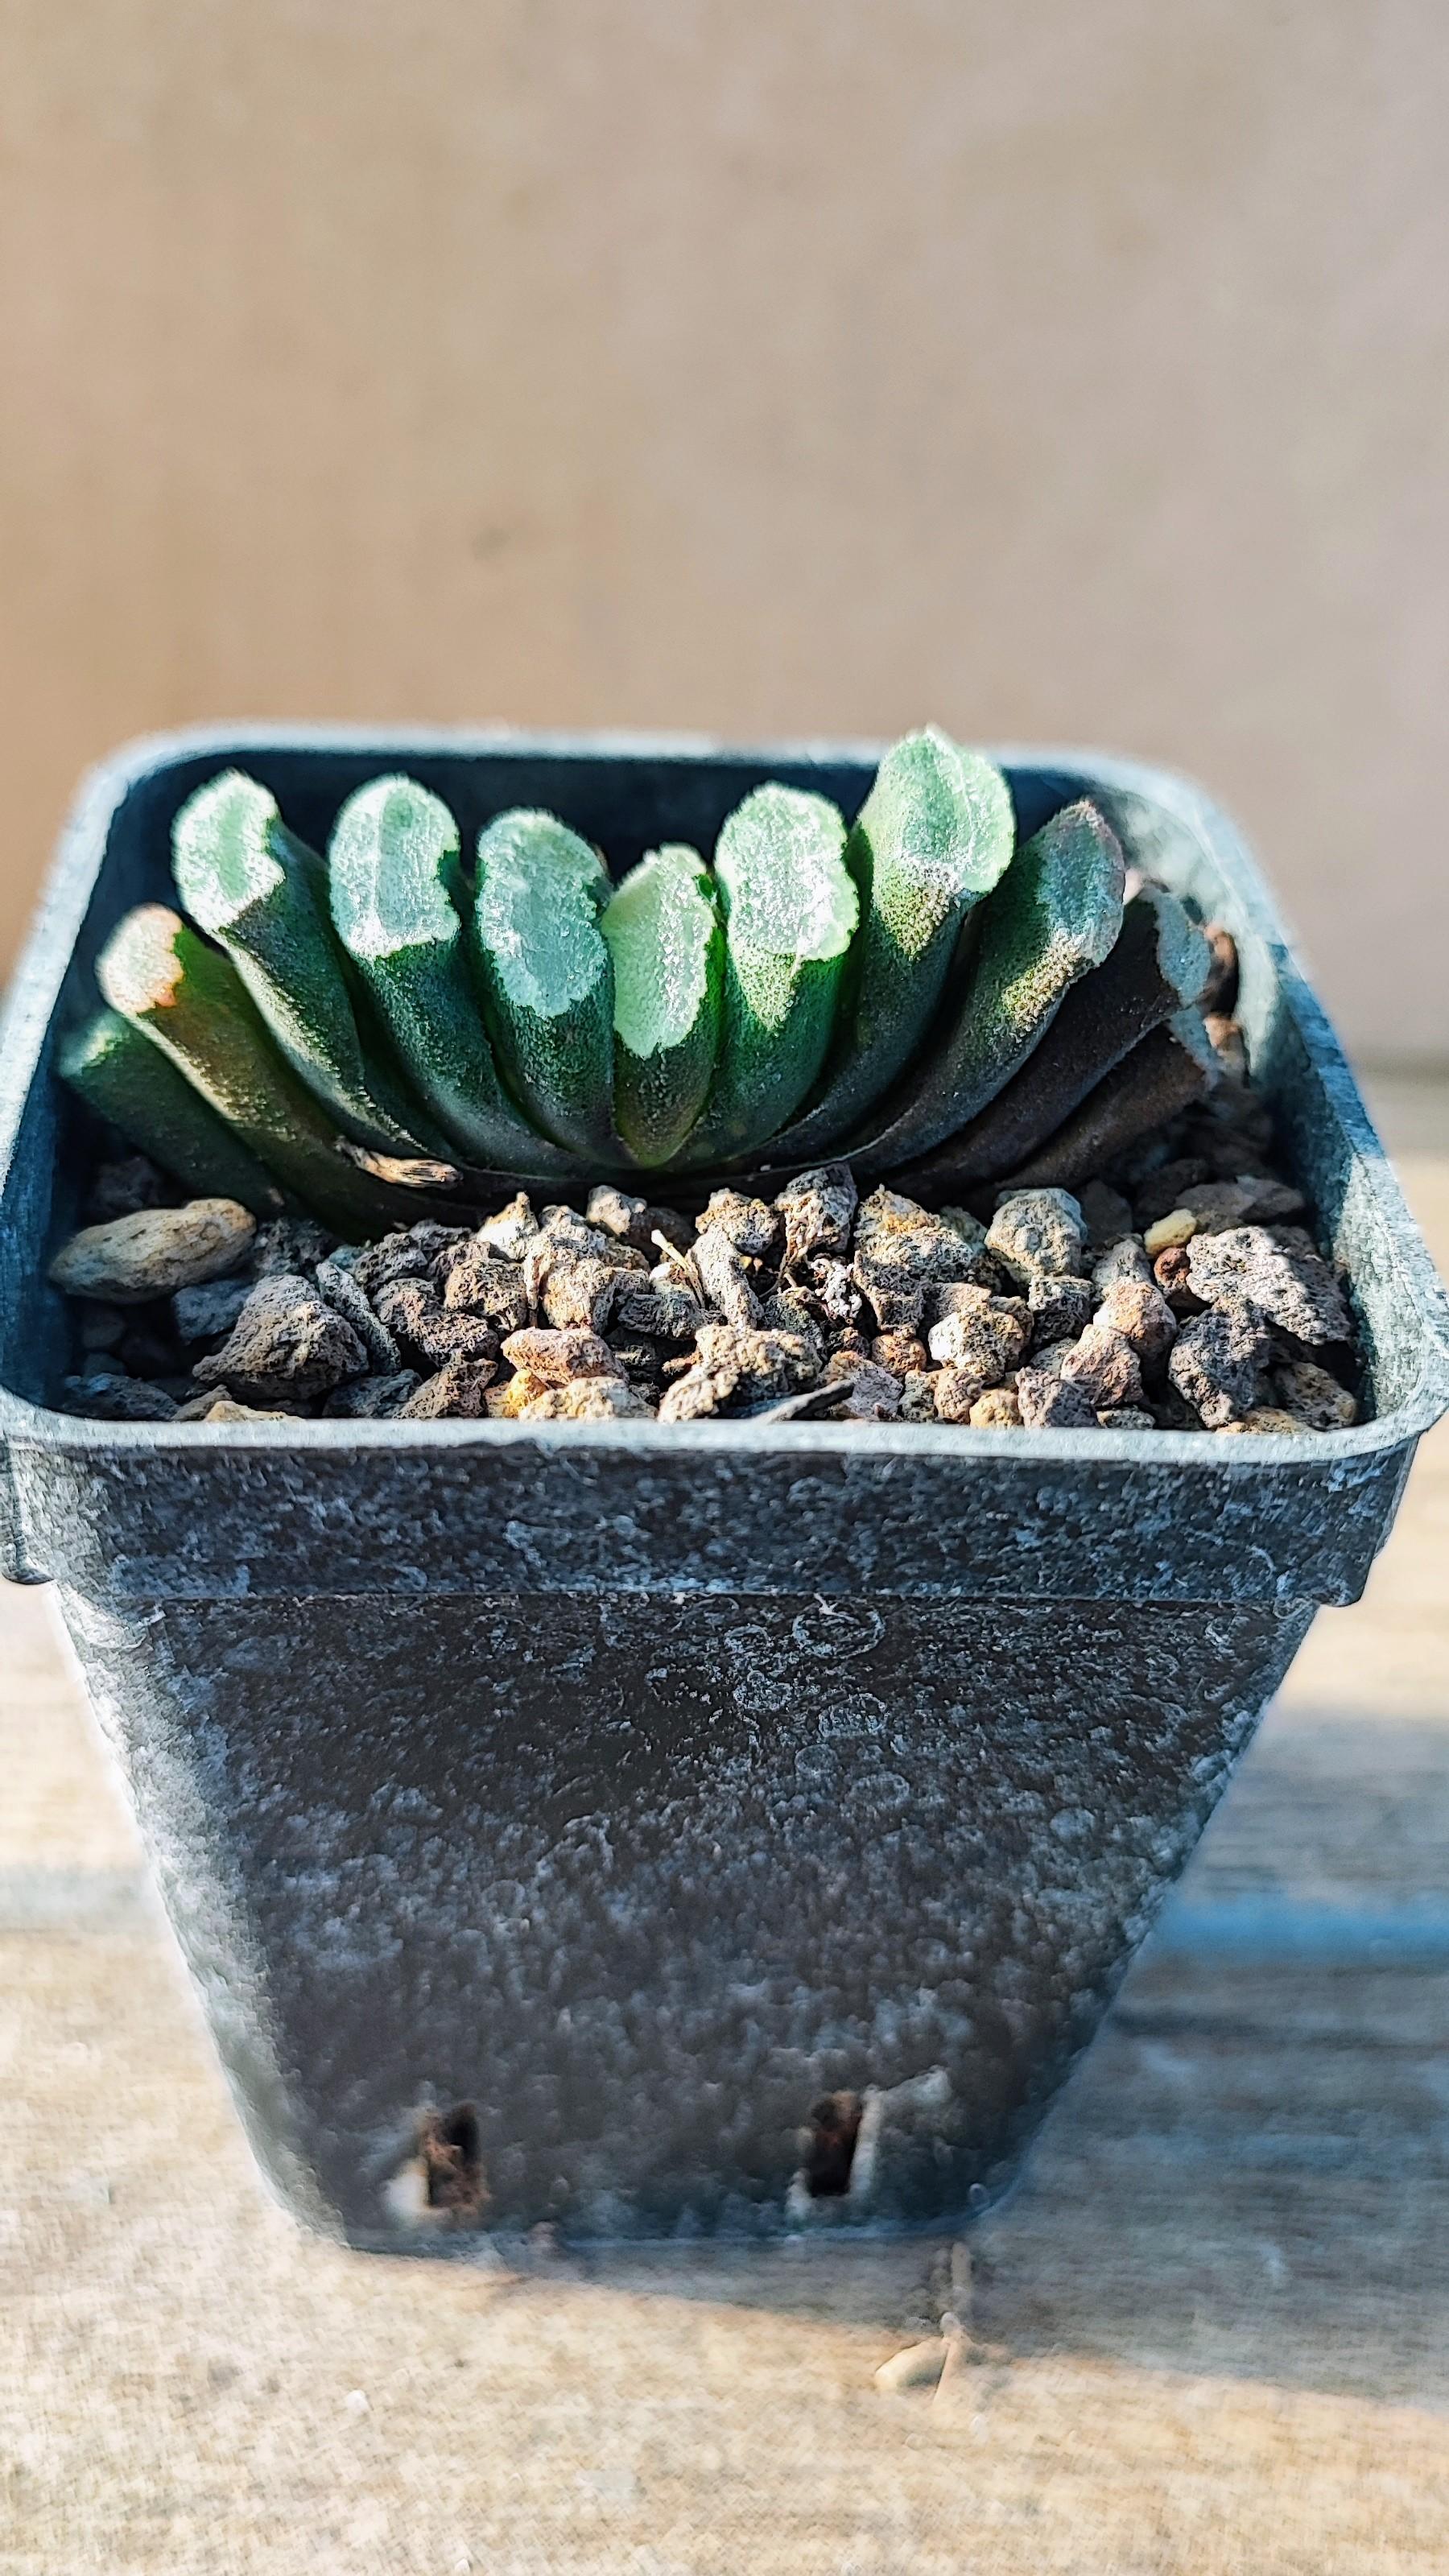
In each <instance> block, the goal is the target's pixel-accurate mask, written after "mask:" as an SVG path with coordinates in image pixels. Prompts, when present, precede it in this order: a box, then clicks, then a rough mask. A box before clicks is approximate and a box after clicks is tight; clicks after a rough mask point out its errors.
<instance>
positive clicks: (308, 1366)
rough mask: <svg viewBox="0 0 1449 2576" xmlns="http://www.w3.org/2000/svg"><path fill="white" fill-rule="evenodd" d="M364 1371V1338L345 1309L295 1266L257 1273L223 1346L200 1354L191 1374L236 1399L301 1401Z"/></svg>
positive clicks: (358, 1375)
mask: <svg viewBox="0 0 1449 2576" xmlns="http://www.w3.org/2000/svg"><path fill="white" fill-rule="evenodd" d="M366 1370H367V1348H366V1345H365V1343H364V1342H363V1341H362V1339H361V1336H360V1335H359V1334H358V1333H357V1331H356V1330H355V1329H354V1327H353V1326H352V1325H351V1324H350V1323H349V1322H348V1320H347V1318H346V1316H345V1315H339V1314H338V1313H337V1311H336V1308H335V1307H332V1306H329V1305H328V1303H327V1301H326V1299H325V1297H322V1296H320V1295H319V1293H318V1291H317V1289H316V1287H315V1286H314V1284H313V1282H312V1281H311V1280H310V1279H304V1278H303V1277H302V1276H301V1273H300V1272H298V1273H296V1274H293V1275H289V1274H288V1273H287V1272H286V1271H280V1272H278V1273H277V1274H276V1276H275V1277H272V1278H267V1279H261V1280H258V1282H257V1284H256V1286H255V1287H254V1288H253V1290H252V1292H251V1295H250V1296H249V1297H248V1299H247V1301H246V1304H245V1305H244V1306H243V1308H242V1310H241V1313H240V1314H239V1315H238V1317H237V1320H236V1322H235V1324H234V1325H233V1327H232V1330H231V1332H230V1333H229V1334H228V1336H227V1339H226V1340H225V1342H223V1344H222V1346H221V1349H220V1350H219V1351H213V1352H210V1353H209V1354H208V1355H207V1357H205V1358H204V1359H199V1360H198V1361H197V1363H196V1366H195V1368H194V1370H193V1371H192V1375H193V1376H194V1378H195V1379H196V1382H197V1385H198V1386H224V1387H225V1388H226V1389H227V1391H228V1392H229V1393H230V1394H231V1395H233V1396H235V1397H236V1398H237V1399H238V1401H239V1402H240V1403H242V1404H266V1403H267V1402H268V1400H269V1399H270V1400H272V1401H274V1402H275V1401H277V1400H278V1399H280V1400H281V1401H282V1402H284V1403H287V1402H293V1401H295V1402H298V1403H306V1402H307V1401H308V1400H309V1399H310V1398H312V1397H314V1396H319V1395H329V1394H330V1393H331V1391H332V1389H333V1387H334V1386H338V1385H340V1384H341V1382H342V1380H343V1379H344V1378H350V1377H362V1376H364V1375H365V1374H366Z"/></svg>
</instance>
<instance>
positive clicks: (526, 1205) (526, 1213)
mask: <svg viewBox="0 0 1449 2576" xmlns="http://www.w3.org/2000/svg"><path fill="white" fill-rule="evenodd" d="M538 1230H539V1227H538V1219H537V1217H536V1216H535V1215H534V1213H533V1202H532V1200H531V1199H530V1198H529V1196H528V1194H527V1192H526V1191H524V1190H520V1191H519V1192H518V1195H517V1197H516V1198H511V1199H510V1200H509V1202H508V1205H507V1206H506V1207H501V1208H500V1209H499V1210H498V1213H497V1215H496V1216H490V1217H487V1218H485V1220H484V1222H483V1224H482V1225H480V1226H479V1228H478V1231H477V1234H476V1237H475V1241H477V1242H478V1243H480V1244H482V1245H485V1246H486V1248H487V1249H488V1251H490V1252H491V1253H492V1254H493V1255H494V1257H495V1259H496V1260H499V1261H521V1260H522V1259H523V1256H524V1254H525V1252H526V1251H527V1250H528V1247H529V1245H530V1244H531V1243H532V1241H533V1239H534V1236H535V1235H536V1234H537V1233H538ZM600 1230H601V1231H605V1232H606V1231H608V1229H607V1228H602V1229H600Z"/></svg>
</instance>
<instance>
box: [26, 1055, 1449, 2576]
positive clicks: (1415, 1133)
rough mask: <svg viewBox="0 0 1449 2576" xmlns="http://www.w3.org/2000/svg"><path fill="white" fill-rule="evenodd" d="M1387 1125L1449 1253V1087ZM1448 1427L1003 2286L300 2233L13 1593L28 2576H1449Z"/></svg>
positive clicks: (830, 2265)
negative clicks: (495, 2255)
mask: <svg viewBox="0 0 1449 2576" xmlns="http://www.w3.org/2000/svg"><path fill="white" fill-rule="evenodd" d="M1377 1105H1378V1107H1379V1111H1380V1115H1381V1117H1382V1120H1383V1123H1384V1126H1385V1128H1386V1130H1387V1132H1388V1135H1389V1140H1390V1143H1391V1145H1392V1146H1393V1147H1394V1148H1395V1150H1396V1153H1397V1155H1398V1159H1399V1161H1400V1164H1401V1168H1402V1169H1403V1171H1404V1174H1405V1178H1406V1180H1407V1182H1408V1185H1409V1189H1410V1195H1411V1197H1413V1199H1414V1200H1415V1202H1416V1204H1417V1207H1418V1210H1419V1213H1420V1216H1421V1218H1422V1220H1423V1221H1424V1223H1425V1224H1426V1225H1427V1226H1428V1227H1429V1228H1430V1230H1431V1233H1432V1234H1433V1236H1434V1238H1435V1240H1436V1242H1437V1244H1438V1246H1439V1249H1440V1255H1441V1259H1442V1258H1444V1256H1445V1253H1446V1250H1449V1087H1445V1088H1438V1089H1436V1088H1433V1087H1430V1086H1422V1087H1416V1086H1413V1085H1410V1084H1407V1083H1403V1082H1396V1083H1394V1084H1392V1085H1388V1084H1385V1085H1381V1086H1379V1087H1378V1092H1377ZM1446 1574H1449V1437H1446V1435H1445V1433H1444V1432H1442V1431H1441V1433H1440V1434H1439V1435H1437V1436H1436V1438H1435V1439H1434V1440H1433V1441H1431V1442H1429V1443H1428V1444H1426V1447H1425V1449H1424V1451H1423V1452H1422V1454H1421V1457H1420V1462H1419V1465H1418V1468H1417V1470H1416V1474H1415V1477H1414V1481H1413V1484H1412V1486H1411V1489H1410V1494H1409V1499H1408V1502H1407V1504H1406V1506H1405V1509H1404V1513H1403V1516H1402V1519H1401V1522H1400V1525H1399V1528H1398V1530H1397V1532H1396V1534H1395V1536H1394V1539H1393V1541H1392V1543H1391V1545H1390V1547H1389V1549H1388V1550H1387V1552H1386V1554H1385V1556H1384V1558H1383V1559H1382V1560H1381V1562H1380V1564H1379V1566H1378V1568H1377V1569H1376V1571H1375V1574H1374V1578H1373V1581H1372V1584H1371V1586H1370V1590H1369V1594H1368V1597H1367V1599H1366V1600H1365V1601H1364V1602H1363V1603H1362V1604H1360V1605H1359V1606H1358V1607H1357V1608H1355V1609H1353V1610H1350V1611H1332V1612H1325V1613H1323V1614H1322V1615H1321V1616H1320V1618H1319V1620H1318V1623H1317V1625H1316V1627H1315V1628H1314V1631H1313V1633H1312V1635H1311V1637H1310V1639H1309V1642H1308V1644H1307V1646H1306V1648H1305V1650H1304V1652H1303V1654H1302V1656H1301V1658H1300V1660H1299V1662H1298V1664H1297V1666H1296V1667H1295V1669H1294V1672H1293V1675H1292V1677H1291V1680H1290V1682H1289V1684H1288V1687H1287V1689H1286V1690H1285V1692H1284V1694H1283V1696H1282V1699H1281V1700H1280V1702H1279V1704H1278V1705H1277V1707H1276V1708H1275V1710H1274V1711H1273V1712H1272V1714H1271V1715H1270V1717H1269V1719H1268V1721H1267V1723H1266V1725H1265V1727H1264V1729H1263V1732H1262V1734H1261V1735H1260V1737H1259V1739H1258V1742H1257V1745H1256V1747H1255V1748H1254V1750H1253V1752H1252V1753H1251V1755H1250V1756H1249V1758H1248V1760H1247V1762H1246V1764H1245V1766H1244V1768H1243V1770H1242V1772H1241V1773H1240V1775H1239V1777H1238V1780H1237V1781H1236V1783H1235V1784H1234V1786H1233V1788H1232V1790H1231V1791H1230V1793H1229V1795H1228V1797H1227V1799H1226V1800H1225V1802H1224V1805H1223V1807H1222V1808H1221V1809H1220V1811H1219V1814H1218V1817H1217V1819H1216V1820H1215V1822H1214V1824H1213V1826H1212V1828H1211V1830H1210V1832H1209V1834H1208V1836H1207V1839H1206V1840H1205V1842H1204V1844H1203V1846H1202V1849H1201V1851H1200V1853H1199V1855H1198V1857H1197V1859H1196V1860H1195V1861H1194V1863H1193V1865H1192V1868H1191V1869H1190V1871H1189V1873H1188V1875H1187V1877H1186V1879H1185V1880H1184V1882H1183V1885H1182V1888H1181V1890H1180V1892H1179V1894H1178V1896H1177V1898H1176V1899H1175V1900H1174V1904H1173V1907H1172V1909H1171V1912H1170V1914H1169V1917H1168V1918H1167V1920H1166V1922H1165V1925H1164V1927H1163V1929H1162V1930H1161V1931H1160V1933H1159V1934H1158V1935H1157V1936H1156V1937H1155V1938H1154V1941H1153V1943H1152V1945H1151V1947H1150V1950H1149V1951H1148V1952H1147V1953H1145V1954H1144V1956H1143V1958H1142V1960H1141V1961H1140V1962H1139V1964H1138V1966H1137V1968H1136V1969H1135V1970H1134V1972H1133V1974H1132V1976H1131V1978H1130V1979H1129V1981H1128V1984H1127V1986H1126V1988H1125V1989H1124V1991H1123V1995H1122V1999H1121V2001H1120V2003H1119V2005H1118V2008H1117V2010H1116V2012H1115V2014H1114V2016H1113V2018H1112V2020H1111V2022H1110V2023H1109V2025H1108V2027H1107V2029H1106V2031H1105V2032H1104V2034H1103V2036H1102V2038H1101V2039H1100V2041H1099V2042H1098V2044H1097V2046H1096V2048H1095V2050H1094V2051H1093V2052H1092V2053H1091V2056H1090V2058H1089V2060H1088V2062H1087V2064H1086V2066H1085V2067H1084V2068H1083V2070H1082V2072H1081V2074H1080V2075H1079V2077H1078V2078H1077V2080H1076V2081H1075V2083H1074V2084H1073V2085H1072V2086H1071V2087H1070V2088H1069V2090H1068V2092H1067V2094H1066V2096H1065V2097H1064V2099H1063V2100H1062V2102H1061V2103H1060V2105H1059V2107H1058V2108H1057V2110H1056V2111H1055V2113H1054V2114H1053V2117H1052V2119H1051V2122H1050V2124H1049V2127H1048V2130H1047V2132H1046V2135H1045V2137H1044V2139H1043V2141H1042V2144H1041V2146H1040V2148H1039V2150H1038V2152H1037V2154H1036V2156H1035V2159H1034V2161H1033V2164H1032V2167H1031V2170H1030V2174H1029V2178H1028V2181H1027V2183H1026V2185H1025V2187H1024V2188H1023V2189H1022V2191H1021V2192H1020V2193H1019V2194H1018V2196H1017V2198H1016V2200H1015V2201H1014V2202H1013V2203H1012V2204H1011V2206H1010V2207H1009V2208H1008V2209H1007V2210H1006V2211H1004V2212H1003V2213H1001V2214H1000V2215H999V2216H997V2217H996V2218H995V2219H994V2220H993V2221H992V2222H991V2223H990V2225H989V2227H988V2228H987V2229H985V2230H984V2231H983V2232H982V2233H981V2235H980V2236H979V2237H977V2238H976V2239H975V2240H974V2249H975V2257H976V2259H975V2302H974V2316H973V2324H974V2327H975V2330H976V2332H977V2333H978V2335H979V2336H980V2337H981V2338H982V2339H983V2342H985V2343H987V2344H989V2345H990V2346H991V2347H992V2348H993V2349H992V2352H991V2356H990V2358H988V2359H987V2360H986V2361H984V2362H983V2363H981V2364H980V2365H978V2366H974V2367H971V2368H969V2369H967V2370H965V2371H963V2372H962V2373H961V2374H960V2375H959V2377H958V2378H957V2379H956V2380H954V2381H953V2383H952V2384H951V2386H950V2387H949V2388H946V2389H943V2390H942V2392H941V2394H940V2396H939V2397H938V2398H936V2399H935V2400H934V2401H933V2400H932V2399H931V2398H930V2397H929V2396H928V2395H923V2394H921V2393H920V2392H915V2393H912V2394H903V2395H896V2396H887V2395H884V2394H882V2393H881V2392H880V2391H879V2390H878V2389H877V2388H876V2387H875V2386H874V2384H873V2378H872V2374H873V2372H874V2370H875V2368H876V2365H877V2364H878V2363H879V2362H881V2361H882V2360H884V2359H885V2358H886V2356H887V2355H889V2354H890V2353H891V2352H892V2351H894V2350H895V2349H896V2348H897V2347H898V2346H899V2345H900V2344H902V2343H903V2342H905V2341H907V2340H909V2339H910V2338H911V2336H912V2335H913V2334H918V2333H921V2332H923V2331H925V2330H926V2329H927V2328H928V2327H930V2326H931V2325H932V2324H933V2323H934V2321H935V2317H936V2314H937V2311H938V2308H939V2301H940V2286H939V2279H938V2278H936V2277H934V2276H933V2266H935V2267H936V2270H937V2272H938V2271H939V2265H940V2261H941V2251H940V2249H938V2248H935V2247H932V2246H930V2245H925V2244H921V2243H913V2244H909V2245H906V2246H901V2247H869V2248H855V2249H849V2248H845V2247H842V2246H841V2245H840V2244H839V2243H832V2244H828V2245H820V2244H812V2245H810V2246H809V2247H800V2248H789V2249H784V2250H777V2251H775V2252H773V2253H770V2254H769V2255H768V2256H756V2255H741V2256H738V2257H716V2258H714V2259H711V2260H709V2261H703V2260H698V2261H690V2262H688V2263H684V2262H678V2261H674V2260H672V2259H671V2260H655V2261H647V2260H643V2259H633V2260H630V2261H627V2262H625V2261H622V2260H618V2259H615V2258H612V2257H611V2258H608V2259H597V2260H592V2261H588V2262H565V2261H556V2262H555V2263H554V2264H553V2265H551V2266H549V2265H544V2266H543V2267H541V2268H540V2269H539V2270H537V2271H536V2272H535V2273H534V2274H532V2275H531V2276H530V2277H529V2278H527V2279H522V2280H520V2279H517V2278H514V2277H512V2276H511V2275H509V2274H506V2273H503V2272H497V2271H490V2270H489V2269H487V2268H486V2267H484V2266H482V2265H471V2264H470V2265H433V2264H428V2263H419V2262H407V2261H402V2260H396V2261H394V2260H390V2259H379V2258H376V2257H364V2256H359V2255H353V2254H348V2253H346V2252H343V2251H340V2250H338V2249H337V2248H336V2247H333V2246H330V2245H326V2244H320V2243H314V2242H311V2241H308V2240H306V2239H304V2238H302V2237H301V2236H299V2235H298V2234H297V2233H296V2232H295V2231H294V2230H293V2228H292V2227H291V2226H290V2224H289V2223H288V2221H287V2220H286V2219H284V2218H283V2217H282V2216H281V2215H280V2214H279V2213H278V2212H277V2211H276V2210H274V2209H273V2208H272V2207H271V2206H270V2204H269V2203H268V2202H267V2201H265V2200H264V2199H263V2197H262V2194H261V2191H260V2188H259V2187H258V2185H257V2184H256V2182H255V2180H254V2178H253V2173H252V2168H251V2165H250V2162H249V2159H248V2157H247V2154H246V2152H245V2150H244V2148H243V2145H242V2141H241V2136H240V2133H239V2131H238V2129H237V2128H236V2126H235V2123H234V2121H233V2118H232V2114H231V2111H230V2109H229V2106H228V2102H227V2098H226V2095H225V2091H224V2089H223V2085H222V2081H221V2078H220V2075H219V2073H218V2071H217V2069H216V2066H215V2064H214V2062H213V2059H212V2057H211V2055H210V2051H209V2047H208V2044H207V2042H206V2040H205V2037H204V2034H203V2032H202V2030H201V2028H200V2025H199V2023H198V2020H197V2016H196V2013H195V2011H194V2009H193V2006H192V2004H191V2001H190V1997H189V1994H188V1992H187V1989H186V1987H185V1984H184V1982H183V1978H182V1973H181V1970H180V1968H179V1965H178V1963H177V1961H176V1959H175V1956H174V1954H173V1952H172V1950H171V1947H170V1942H169V1936H168V1935H167V1934H166V1932H165V1929H164V1926H163V1925H162V1923H161V1922H160V1920H159V1918H158V1915H157V1913H156V1911H155V1908H154V1905H153V1901H152V1899H151V1896H150V1894H149V1891H148V1888H147V1885H146V1881H145V1876H144V1872H143V1870H142V1866H141V1861H140V1855H139V1852H138V1848H137V1845H136V1841H135V1838H134V1835H133V1833H132V1829H131V1826H130V1824H129V1822H128V1820H127V1818H126V1815H125V1811H124V1808H123V1806H122V1803H121V1800H120V1798H119V1795H118V1793H117V1790H116V1788H115V1785H114V1783H113V1780H112V1778H111V1776H110V1775H109V1773H108V1770H107V1768H106V1765H105V1761H104V1758H103V1756H102V1754H101V1752H100V1750H99V1748H98V1745H97V1742H96V1740H95V1738H94V1736H93V1735H92V1733H91V1731H90V1726H89V1722H88V1720H87V1718H86V1716H85V1714H84V1711H83V1708H82V1706H81V1703H80V1700H79V1695H78V1692H77V1688H76V1685H75V1682H74V1679H73V1676H72V1673H71V1670H70V1668H69V1666H68V1663H67V1662H66V1661H65V1659H64V1657H63V1654H62V1651H61V1649H60V1646H59V1644H58V1642H57V1635H56V1631H55V1628H54V1626H53V1622H52V1613H51V1608H50V1603H49V1600H48V1598H47V1596H46V1595H45V1594H43V1593H25V1592H7V1593H6V1594H5V1595H4V1596H3V1599H0V1696H3V1758H4V1768H3V1779H4V1783H5V1789H4V1796H3V1806H0V2033H3V2039H0V2047H3V2056H4V2077H3V2092H0V2284H3V2294H4V2297H3V2307H0V2569H4V2570H5V2571H7V2572H8V2571H15V2576H21V2571H24V2576H42V2571H43V2572H44V2576H90V2571H97V2576H119V2571H123V2570H133V2569H144V2570H147V2571H156V2576H173V2572H174V2576H232V2571H247V2576H251V2571H253V2570H265V2571H267V2576H292V2571H298V2576H300V2571H303V2570H306V2571H307V2576H317V2571H322V2572H323V2576H329V2571H332V2570H337V2571H339V2576H340V2571H347V2572H348V2576H352V2571H369V2576H370V2571H373V2570H377V2571H386V2576H393V2571H398V2576H414V2571H416V2576H452V2571H465V2570H478V2571H483V2570H486V2571H488V2576H525V2571H527V2576H533V2571H538V2576H554V2571H560V2576H564V2572H565V2571H583V2570H590V2571H608V2572H609V2576H614V2571H628V2576H680V2572H681V2571H686V2570H687V2571H690V2576H695V2571H710V2572H711V2576H713V2572H714V2571H719V2576H725V2571H728V2576H777V2571H778V2576H785V2571H789V2576H857V2571H858V2576H866V2571H878V2570H889V2571H896V2570H900V2571H902V2576H905V2572H906V2571H910V2576H936V2571H938V2570H939V2571H944V2570H948V2569H949V2570H958V2569H959V2570H969V2571H973V2576H1008V2571H1009V2576H1017V2571H1020V2576H1055V2572H1056V2571H1063V2576H1065V2572H1066V2571H1071V2576H1280V2571H1282V2576H1287V2571H1293V2576H1299V2572H1300V2571H1301V2576H1337V2571H1339V2570H1342V2571H1344V2576H1349V2571H1352V2576H1401V2571H1408V2570H1411V2569H1412V2570H1414V2571H1422V2572H1423V2576H1428V2571H1430V2570H1442V2569H1444V2568H1446V2567H1449V2254H1446V2242H1449V2209H1446V2183H1449V2049H1446V2044H1445V2042H1446V2030H1449V1886H1446V1867H1445V1851H1446V1844H1449V1598H1446V1594H1449V1585H1446Z"/></svg>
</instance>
